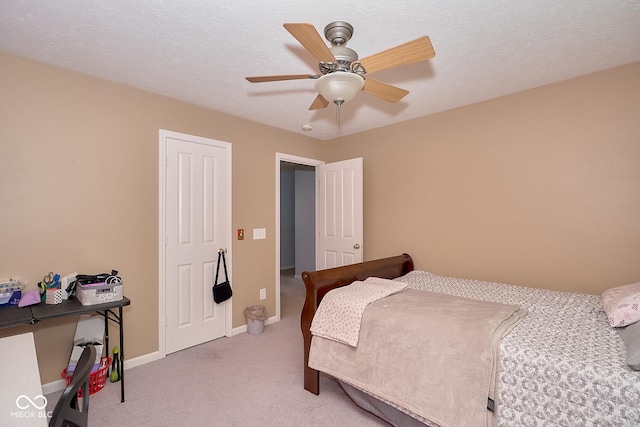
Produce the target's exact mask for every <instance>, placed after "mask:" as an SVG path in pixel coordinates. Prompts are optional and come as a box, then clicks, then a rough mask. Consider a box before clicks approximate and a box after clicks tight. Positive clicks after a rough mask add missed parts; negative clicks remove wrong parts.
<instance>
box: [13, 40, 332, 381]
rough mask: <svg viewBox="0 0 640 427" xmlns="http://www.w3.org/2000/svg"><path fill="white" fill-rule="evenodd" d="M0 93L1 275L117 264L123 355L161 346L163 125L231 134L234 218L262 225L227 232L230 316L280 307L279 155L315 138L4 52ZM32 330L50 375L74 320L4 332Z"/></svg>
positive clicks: (55, 373)
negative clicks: (241, 235) (123, 299)
mask: <svg viewBox="0 0 640 427" xmlns="http://www.w3.org/2000/svg"><path fill="white" fill-rule="evenodd" d="M0 93H1V94H2V102H1V103H0V159H2V161H1V167H0V194H1V195H2V198H1V200H2V204H3V206H2V209H0V241H1V242H2V244H1V245H0V278H6V277H10V276H12V277H21V278H23V279H24V280H26V281H27V282H28V283H29V284H30V285H31V286H35V284H36V283H37V282H38V281H40V280H41V279H42V276H43V275H44V274H45V273H47V272H48V271H50V270H53V271H55V272H59V273H62V274H65V273H69V272H73V271H78V272H80V273H92V272H93V273H97V272H102V271H110V270H111V269H117V270H119V271H120V273H121V276H122V277H123V280H124V281H125V287H124V289H125V295H126V296H127V297H129V298H130V299H131V300H132V301H133V303H132V305H131V306H130V307H128V308H126V309H125V313H126V314H125V318H126V325H125V327H126V332H127V333H126V334H125V337H126V341H125V349H126V354H125V356H126V358H127V359H131V358H134V357H138V356H142V355H145V354H149V353H152V352H154V351H157V350H158V298H157V290H158V130H159V129H168V130H172V131H176V132H183V133H187V134H192V135H198V136H203V137H207V138H213V139H218V140H222V141H227V142H230V143H231V144H232V160H233V165H232V169H233V178H232V179H233V207H232V210H233V221H232V228H233V229H236V228H245V229H247V230H251V229H252V228H258V227H265V228H267V239H266V240H258V241H253V240H251V239H247V240H244V241H241V242H239V241H234V242H233V247H232V254H233V285H234V301H233V326H234V327H238V326H241V325H243V324H245V318H244V315H243V309H244V307H246V306H248V305H252V304H257V303H263V304H265V305H266V306H267V308H268V309H269V311H270V312H271V313H275V312H276V310H275V251H274V248H275V239H274V234H275V228H274V227H275V185H274V184H275V153H276V152H283V153H288V154H293V155H297V156H303V157H309V158H318V159H319V158H320V157H321V155H322V143H321V142H320V141H317V140H314V139H311V138H306V137H303V136H300V135H297V134H293V133H288V132H284V131H282V130H278V129H275V128H272V127H268V126H264V125H260V124H257V123H255V122H251V121H247V120H242V119H239V118H236V117H232V116H228V115H225V114H221V113H218V112H214V111H210V110H206V109H203V108H199V107H195V106H192V105H188V104H185V103H181V102H177V101H174V100H170V99H168V98H164V97H161V96H156V95H152V94H149V93H146V92H143V91H139V90H134V89H131V88H128V87H125V86H122V85H117V84H113V83H109V82H106V81H103V80H99V79H96V78H92V77H89V76H85V75H81V74H77V73H73V72H70V71H65V70H61V69H58V68H54V67H50V66H47V65H43V64H38V63H35V62H32V61H27V60H24V59H21V58H18V57H15V56H11V55H8V54H5V53H2V52H0ZM211 96H215V94H211ZM259 288H267V289H268V291H267V296H268V299H267V300H266V301H259ZM32 329H33V330H35V331H36V346H37V350H38V354H39V355H46V357H40V358H39V360H40V362H41V366H40V371H41V378H42V381H43V382H45V383H46V382H50V381H53V380H56V379H58V378H59V374H60V372H61V371H62V369H63V368H64V367H65V366H66V362H67V360H68V356H69V351H70V347H69V343H70V342H71V341H72V338H73V333H74V330H75V319H64V320H60V321H48V322H45V323H42V324H38V325H36V326H35V327H21V328H15V329H12V330H4V331H0V333H1V334H4V335H7V334H13V333H17V332H20V331H21V330H32ZM112 329H115V328H112ZM114 335H115V334H114ZM115 337H116V336H112V337H111V338H112V339H113V338H115Z"/></svg>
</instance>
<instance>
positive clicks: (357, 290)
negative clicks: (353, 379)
mask: <svg viewBox="0 0 640 427" xmlns="http://www.w3.org/2000/svg"><path fill="white" fill-rule="evenodd" d="M406 287H407V284H406V283H402V282H397V281H395V280H388V279H382V278H379V277H369V278H368V279H366V280H365V281H364V282H361V281H356V282H353V283H352V284H350V285H348V286H343V287H341V288H336V289H333V290H331V291H329V292H327V294H326V295H325V296H324V298H323V299H322V301H321V302H320V306H319V307H318V310H317V311H316V314H315V316H314V318H313V321H312V323H311V333H312V334H313V335H317V336H320V337H323V338H326V339H330V340H334V341H337V342H340V343H343V344H347V345H350V346H352V347H357V346H358V338H359V336H360V323H361V321H362V314H363V313H364V309H365V308H366V307H367V305H369V304H370V303H372V302H374V301H378V300H380V299H382V298H384V297H388V296H389V295H393V294H395V293H398V292H400V291H402V290H404V289H406Z"/></svg>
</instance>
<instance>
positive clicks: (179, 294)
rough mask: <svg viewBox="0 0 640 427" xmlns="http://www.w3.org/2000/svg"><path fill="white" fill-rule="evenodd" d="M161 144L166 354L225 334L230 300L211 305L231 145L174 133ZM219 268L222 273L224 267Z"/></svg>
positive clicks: (223, 242) (223, 237)
mask: <svg viewBox="0 0 640 427" xmlns="http://www.w3.org/2000/svg"><path fill="white" fill-rule="evenodd" d="M225 144H226V145H225ZM165 147H166V172H165V176H166V182H165V198H164V199H165V218H166V220H165V271H164V276H165V277H164V278H165V295H164V301H165V352H166V353H167V354H168V353H172V352H175V351H178V350H182V349H184V348H187V347H191V346H193V345H197V344H201V343H203V342H206V341H210V340H213V339H215V338H219V337H221V336H223V335H225V330H226V323H225V322H226V319H227V317H228V316H227V313H226V310H229V311H230V310H231V306H230V301H227V302H225V303H222V304H215V303H214V301H213V296H212V291H211V287H212V285H213V281H214V278H215V272H216V264H217V256H218V249H220V248H225V249H226V248H227V247H228V241H227V239H228V238H229V237H228V236H230V233H228V232H227V231H228V229H229V227H230V225H229V224H228V222H229V221H230V218H228V217H227V216H228V209H227V208H228V206H227V204H228V199H229V198H228V193H229V192H230V191H231V183H230V182H228V181H229V180H228V176H229V175H228V174H227V167H228V164H230V163H229V158H230V155H231V153H230V144H227V143H219V141H213V140H208V139H204V138H198V137H190V136H186V135H184V136H181V135H180V134H174V133H171V134H170V135H169V136H166V137H165ZM227 256H229V254H228V253H227ZM227 267H230V260H229V259H227ZM220 269H221V271H220V276H221V277H224V272H223V270H222V266H221V268H220ZM229 274H231V272H230V271H229ZM220 280H222V279H220ZM232 283H233V282H232Z"/></svg>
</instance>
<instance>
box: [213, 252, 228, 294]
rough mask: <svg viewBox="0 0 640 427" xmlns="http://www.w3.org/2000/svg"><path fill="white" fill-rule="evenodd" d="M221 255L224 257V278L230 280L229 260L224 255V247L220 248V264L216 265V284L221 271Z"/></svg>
mask: <svg viewBox="0 0 640 427" xmlns="http://www.w3.org/2000/svg"><path fill="white" fill-rule="evenodd" d="M220 257H222V265H223V266H224V279H225V280H226V281H227V282H228V281H229V276H228V275H227V260H226V259H225V257H224V249H220V250H219V251H218V265H217V266H216V280H215V281H214V282H213V284H214V285H217V284H218V274H219V273H220Z"/></svg>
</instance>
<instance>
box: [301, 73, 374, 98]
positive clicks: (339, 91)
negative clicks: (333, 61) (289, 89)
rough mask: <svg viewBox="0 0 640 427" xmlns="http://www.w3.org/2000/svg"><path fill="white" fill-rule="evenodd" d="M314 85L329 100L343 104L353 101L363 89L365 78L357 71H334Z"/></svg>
mask: <svg viewBox="0 0 640 427" xmlns="http://www.w3.org/2000/svg"><path fill="white" fill-rule="evenodd" d="M313 87H314V89H315V90H316V91H318V93H319V94H320V95H322V97H323V98H324V99H326V100H327V101H329V102H334V103H336V104H338V103H339V104H342V103H343V102H348V101H351V100H352V99H353V98H354V97H355V96H356V95H357V94H358V92H360V91H361V90H362V88H363V87H364V79H363V78H362V76H360V75H358V74H355V73H350V72H344V71H341V72H333V73H329V74H325V75H324V76H322V77H320V78H319V79H318V80H316V82H315V83H314V85H313ZM336 101H337V102H336Z"/></svg>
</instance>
